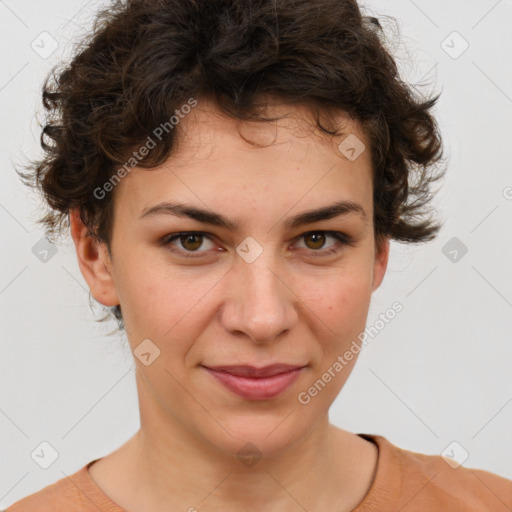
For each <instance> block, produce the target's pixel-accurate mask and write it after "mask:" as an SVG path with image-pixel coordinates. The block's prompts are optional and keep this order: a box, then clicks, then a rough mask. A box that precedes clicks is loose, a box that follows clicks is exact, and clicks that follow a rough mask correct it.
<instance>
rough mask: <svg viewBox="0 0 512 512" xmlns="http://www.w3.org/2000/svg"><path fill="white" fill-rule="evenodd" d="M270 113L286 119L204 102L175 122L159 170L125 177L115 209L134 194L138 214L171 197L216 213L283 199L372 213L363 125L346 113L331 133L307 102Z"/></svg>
mask: <svg viewBox="0 0 512 512" xmlns="http://www.w3.org/2000/svg"><path fill="white" fill-rule="evenodd" d="M264 114H265V116H266V117H281V116H284V117H282V118H281V119H278V120H276V121H274V122H269V123H267V122H256V121H251V122H247V121H241V120H238V119H234V118H232V117H229V116H227V115H226V114H224V113H221V112H220V111H219V110H218V109H217V108H216V106H215V105H214V104H212V103H210V102H207V101H198V102H197V105H196V106H195V107H194V108H193V109H191V110H190V111H189V113H187V114H186V115H184V116H182V117H181V118H180V121H179V124H178V125H177V126H176V127H175V129H176V130H177V131H176V135H177V137H176V139H175V145H174V147H173V151H172V155H171V156H170V157H169V159H168V160H167V161H166V162H164V163H163V164H161V165H159V166H158V167H155V168H153V169H142V168H135V169H133V171H131V172H130V173H129V175H128V176H127V177H126V178H124V179H123V180H121V183H119V185H118V187H117V190H116V200H115V203H116V209H118V207H121V206H122V203H125V202H127V200H128V199H129V203H130V205H131V209H134V210H137V211H138V212H139V213H140V212H141V211H142V210H144V209H146V208H148V207H151V206H152V205H154V204H156V203H158V202H162V201H166V200H169V199H170V198H171V199H177V198H179V199H180V201H181V202H184V201H186V202H187V203H190V204H195V205H197V206H199V205H201V206H202V207H203V208H204V207H205V206H207V207H209V206H211V207H212V208H213V206H215V209H216V210H217V211H218V210H219V209H222V205H224V209H225V210H229V209H230V207H233V208H234V206H235V204H236V205H237V206H238V207H242V206H244V205H245V206H249V205H252V207H253V210H254V209H256V210H258V209H260V210H259V211H261V208H267V207H268V206H269V203H270V202H273V203H276V202H278V203H279V205H281V206H282V210H286V208H293V203H295V204H297V203H299V202H301V201H302V202H304V205H305V204H306V203H307V204H308V205H310V204H318V205H319V206H320V205H325V204H328V203H332V202H334V201H337V200H343V199H346V200H354V199H357V201H358V202H360V203H365V204H366V206H365V210H366V211H367V213H368V214H370V213H371V208H372V205H371V181H372V180H371V159H370V151H369V142H368V140H367V138H366V135H365V134H364V132H363V131H362V129H361V128H360V126H359V123H357V122H356V121H352V120H350V119H349V118H348V117H347V116H345V115H343V114H342V113H340V115H339V116H338V117H337V118H336V121H337V122H336V128H337V129H339V130H340V132H342V135H340V136H331V135H329V134H326V133H324V132H322V131H321V130H320V129H319V128H318V127H317V126H316V122H315V118H314V116H313V115H312V113H311V111H310V110H309V109H308V108H307V106H304V105H279V104H271V103H269V105H268V108H267V110H266V111H265V113H264ZM329 128H331V126H329ZM340 144H341V145H340ZM351 146H352V148H351ZM362 148H364V149H362ZM350 149H353V150H354V151H357V152H358V153H359V154H358V155H356V156H357V158H355V159H351V157H352V156H353V154H354V151H352V153H351V152H350ZM347 150H348V151H347ZM120 203H121V204H120ZM304 205H298V206H297V207H298V208H299V206H304ZM299 209H303V208H299ZM275 213H276V214H278V212H277V210H276V211H275ZM281 215H282V212H281Z"/></svg>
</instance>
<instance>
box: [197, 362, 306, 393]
mask: <svg viewBox="0 0 512 512" xmlns="http://www.w3.org/2000/svg"><path fill="white" fill-rule="evenodd" d="M204 368H205V370H208V372H209V373H210V374H211V375H213V376H214V377H215V378H216V379H217V380H218V381H219V382H220V383H221V384H224V386H225V387H226V388H228V389H229V390H230V391H232V392H233V393H235V394H236V395H238V396H241V397H242V398H245V399H247V400H266V399H268V398H274V397H276V396H278V395H280V394H281V393H283V392H284V391H285V390H286V389H287V388H288V387H289V386H291V384H292V383H293V382H294V381H295V380H296V379H297V378H298V376H299V374H300V372H301V371H302V370H303V369H304V368H298V369H297V370H293V371H291V372H286V373H280V374H279V375H274V376H273V377H264V378H251V377H237V376H235V375H231V374H230V373H226V372H221V371H216V370H212V369H211V368H206V367H204Z"/></svg>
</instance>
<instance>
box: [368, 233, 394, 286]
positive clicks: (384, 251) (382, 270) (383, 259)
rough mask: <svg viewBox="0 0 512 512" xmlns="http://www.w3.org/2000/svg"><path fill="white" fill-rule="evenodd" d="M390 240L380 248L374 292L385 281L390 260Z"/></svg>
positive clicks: (374, 270) (374, 279) (374, 275)
mask: <svg viewBox="0 0 512 512" xmlns="http://www.w3.org/2000/svg"><path fill="white" fill-rule="evenodd" d="M389 245H390V244H389V238H386V239H385V240H384V241H383V242H382V243H381V245H380V247H379V248H378V249H379V250H378V251H377V253H376V255H375V263H374V266H373V283H372V292H373V291H375V290H376V289H377V288H378V287H379V286H380V285H381V283H382V281H383V280H384V275H385V274H386V269H387V267H388V260H389Z"/></svg>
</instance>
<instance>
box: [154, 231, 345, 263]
mask: <svg viewBox="0 0 512 512" xmlns="http://www.w3.org/2000/svg"><path fill="white" fill-rule="evenodd" d="M297 238H298V239H304V240H305V241H306V243H307V245H306V248H307V249H311V250H310V251H309V252H310V253H311V255H313V256H314V257H317V256H327V255H329V254H336V253H337V252H339V251H338V249H339V247H340V246H344V245H353V240H352V239H351V238H350V237H349V236H348V235H345V234H344V233H341V232H338V231H308V232H307V233H303V234H302V235H300V236H299V237H297ZM327 238H333V239H335V240H337V242H338V244H332V245H331V246H329V248H328V249H324V248H323V246H324V244H325V240H326V239H327ZM205 239H206V240H208V241H209V242H210V243H213V242H212V239H211V236H209V235H208V234H207V233H203V232H202V231H191V232H181V233H174V234H172V235H168V236H167V237H165V238H163V239H162V242H161V243H162V245H165V246H167V247H169V249H170V250H171V251H172V252H177V253H181V254H183V255H184V256H185V257H186V258H196V257H201V256H202V254H201V253H205V252H207V251H208V247H207V248H206V250H198V249H199V248H200V247H201V246H202V245H203V242H204V240H205ZM174 241H177V242H179V244H180V245H181V247H179V246H178V244H175V243H174ZM334 246H337V247H336V248H333V247H334ZM210 248H211V247H210ZM220 250H221V249H220ZM220 250H219V251H220ZM317 253H318V254H317Z"/></svg>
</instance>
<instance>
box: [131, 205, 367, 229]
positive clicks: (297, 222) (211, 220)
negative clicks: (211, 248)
mask: <svg viewBox="0 0 512 512" xmlns="http://www.w3.org/2000/svg"><path fill="white" fill-rule="evenodd" d="M349 213H354V214H357V215H358V216H360V217H361V218H362V219H366V212H365V210H364V208H363V207H362V206H361V205H360V204H359V203H355V202H354V201H338V202H336V203H334V204H331V205H328V206H323V207H321V208H317V209H314V210H307V211H304V212H301V213H299V214H298V215H295V216H293V217H290V218H289V219H287V220H286V221H285V224H284V225H285V227H286V228H288V229H290V228H296V227H298V226H302V225H304V224H311V223H313V222H319V221H321V220H328V219H332V218H334V217H338V216H340V215H346V214H349ZM159 214H167V215H174V216H177V217H188V218H190V219H194V220H196V221H198V222H202V223H203V224H212V225H213V226H219V227H223V228H226V229H228V230H230V231H238V230H239V227H240V222H239V221H237V220H234V221H233V220H230V219H228V218H227V217H225V216H224V215H221V214H219V213H215V212H211V211H209V210H203V209H201V208H196V207H194V206H188V205H186V204H183V203H169V202H164V203H159V204H157V205H155V206H151V207H148V208H145V209H144V210H143V211H142V214H141V216H140V219H143V218H146V217H150V216H153V215H159Z"/></svg>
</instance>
